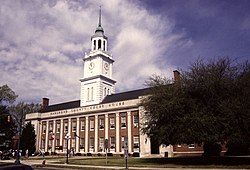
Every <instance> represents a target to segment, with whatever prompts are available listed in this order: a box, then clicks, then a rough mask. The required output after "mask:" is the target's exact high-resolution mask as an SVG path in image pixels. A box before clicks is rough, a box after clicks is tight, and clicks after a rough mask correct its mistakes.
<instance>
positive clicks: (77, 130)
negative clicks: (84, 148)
mask: <svg viewBox="0 0 250 170" xmlns="http://www.w3.org/2000/svg"><path fill="white" fill-rule="evenodd" d="M79 132H80V118H79V117H77V118H76V135H77V137H76V153H77V152H79V134H80V133H79Z"/></svg>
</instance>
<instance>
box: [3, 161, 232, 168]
mask: <svg viewBox="0 0 250 170" xmlns="http://www.w3.org/2000/svg"><path fill="white" fill-rule="evenodd" d="M42 161H43V160H32V159H27V160H21V163H22V164H25V165H30V166H32V167H33V168H34V169H37V168H38V169H46V168H53V167H54V168H66V169H84V170H87V169H96V170H102V169H103V170H105V169H118V170H119V169H125V167H118V166H94V165H75V164H58V163H55V160H49V159H47V160H46V165H45V166H42ZM0 162H5V163H13V162H14V160H0ZM129 169H132V170H136V169H138V170H181V169H185V170H193V169H195V170H204V169H207V170H226V169H228V170H231V169H232V168H230V169H229V168H213V167H210V168H209V167H208V168H188V167H187V168H185V167H184V166H176V167H169V168H154V167H129Z"/></svg>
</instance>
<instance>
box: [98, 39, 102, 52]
mask: <svg viewBox="0 0 250 170" xmlns="http://www.w3.org/2000/svg"><path fill="white" fill-rule="evenodd" d="M101 46H102V41H101V40H98V50H100V49H101Z"/></svg>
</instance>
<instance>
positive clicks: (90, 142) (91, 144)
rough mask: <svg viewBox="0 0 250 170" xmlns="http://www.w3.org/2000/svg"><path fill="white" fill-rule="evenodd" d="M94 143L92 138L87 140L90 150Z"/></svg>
mask: <svg viewBox="0 0 250 170" xmlns="http://www.w3.org/2000/svg"><path fill="white" fill-rule="evenodd" d="M94 142H95V141H94V138H90V139H89V148H90V149H94Z"/></svg>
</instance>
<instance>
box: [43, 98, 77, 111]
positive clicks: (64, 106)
mask: <svg viewBox="0 0 250 170" xmlns="http://www.w3.org/2000/svg"><path fill="white" fill-rule="evenodd" d="M76 107H80V100H76V101H70V102H65V103H59V104H54V105H49V106H47V107H45V108H43V109H42V111H41V112H42V113H43V112H52V111H57V110H65V109H72V108H76Z"/></svg>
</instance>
